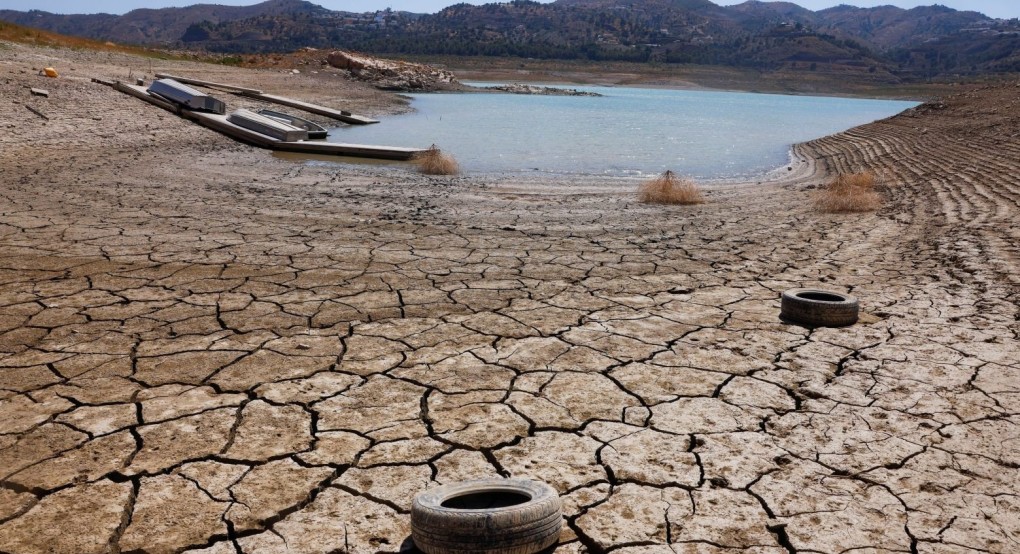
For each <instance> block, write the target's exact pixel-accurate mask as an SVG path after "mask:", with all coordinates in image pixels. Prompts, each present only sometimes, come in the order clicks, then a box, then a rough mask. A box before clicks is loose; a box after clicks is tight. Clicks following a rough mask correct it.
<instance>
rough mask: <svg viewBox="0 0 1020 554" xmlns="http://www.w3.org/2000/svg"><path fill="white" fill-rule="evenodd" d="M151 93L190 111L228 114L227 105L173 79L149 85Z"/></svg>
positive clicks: (156, 81) (157, 81) (161, 80)
mask: <svg viewBox="0 0 1020 554" xmlns="http://www.w3.org/2000/svg"><path fill="white" fill-rule="evenodd" d="M148 90H149V93H150V94H155V95H158V96H160V97H162V98H165V99H167V100H169V101H171V102H173V103H174V104H178V105H180V106H183V107H185V108H188V109H189V110H198V111H202V112H212V113H218V114H224V113H227V105H226V104H224V103H223V101H222V100H218V99H216V98H213V97H212V96H209V95H208V94H206V93H204V92H201V91H199V90H195V89H193V88H191V87H189V86H188V85H185V84H183V83H179V82H177V81H175V80H173V79H157V80H155V81H153V82H152V84H150V85H149V89H148Z"/></svg>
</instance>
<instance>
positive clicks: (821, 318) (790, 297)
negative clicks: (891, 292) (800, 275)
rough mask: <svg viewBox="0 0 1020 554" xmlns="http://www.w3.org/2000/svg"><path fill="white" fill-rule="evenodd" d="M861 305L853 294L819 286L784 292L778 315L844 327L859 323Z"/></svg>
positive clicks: (818, 325)
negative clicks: (820, 288)
mask: <svg viewBox="0 0 1020 554" xmlns="http://www.w3.org/2000/svg"><path fill="white" fill-rule="evenodd" d="M859 313H860V305H859V304H858V302H857V299H856V298H854V297H853V296H850V295H847V294H843V293H839V292H833V291H828V290H819V289H792V290H788V291H786V292H784V293H783V298H782V309H781V311H780V314H779V317H781V318H783V319H785V320H787V321H792V322H794V323H800V324H803V325H808V326H810V327H845V326H847V325H853V324H854V323H857V316H858V314H859Z"/></svg>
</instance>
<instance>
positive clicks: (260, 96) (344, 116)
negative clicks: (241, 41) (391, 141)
mask: <svg viewBox="0 0 1020 554" xmlns="http://www.w3.org/2000/svg"><path fill="white" fill-rule="evenodd" d="M156 77H157V78H159V79H173V80H175V81H180V82H182V83H187V84H189V85H199V86H204V87H212V88H219V89H223V90H225V91H227V92H230V93H233V94H239V95H241V96H246V97H248V98H254V99H256V100H262V101H264V102H271V103H273V104H279V105H281V106H289V107H291V108H297V109H299V110H304V111H306V112H309V113H314V114H318V115H321V116H325V117H328V118H331V119H336V120H337V121H343V122H344V123H349V124H351V125H370V124H372V123H379V120H377V119H372V118H370V117H365V116H363V115H356V114H353V113H351V112H349V111H346V110H335V109H333V108H327V107H326V106H319V105H318V104H312V103H310V102H303V101H301V100H294V99H293V98H287V97H285V96H277V95H275V94H266V93H264V92H262V91H261V90H258V89H253V88H244V87H237V86H234V85H227V84H224V83H216V82H213V81H202V80H200V79H191V78H189V77H179V76H175V75H169V74H166V73H157V74H156Z"/></svg>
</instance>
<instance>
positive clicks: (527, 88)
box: [483, 83, 602, 96]
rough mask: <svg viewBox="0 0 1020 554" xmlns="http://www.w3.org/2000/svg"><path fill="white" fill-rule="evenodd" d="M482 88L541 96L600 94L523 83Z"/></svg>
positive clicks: (597, 94)
mask: <svg viewBox="0 0 1020 554" xmlns="http://www.w3.org/2000/svg"><path fill="white" fill-rule="evenodd" d="M483 88H484V90H488V91H492V92H509V93H510V94H538V95H542V96H602V95H601V94H599V93H597V92H585V91H581V90H577V89H576V88H555V87H539V86H535V85H526V84H523V83H510V84H509V85H499V86H493V87H483Z"/></svg>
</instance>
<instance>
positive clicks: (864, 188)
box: [814, 172, 882, 213]
mask: <svg viewBox="0 0 1020 554" xmlns="http://www.w3.org/2000/svg"><path fill="white" fill-rule="evenodd" d="M814 203H815V209H816V210H818V211H820V212H825V213H856V212H872V211H875V210H877V209H878V207H879V206H880V205H881V204H882V196H881V195H880V194H879V193H878V191H877V190H875V175H874V174H873V173H870V172H863V173H848V174H844V175H837V176H836V178H835V179H833V180H832V181H831V182H830V183H829V184H828V185H825V187H824V188H823V189H822V190H820V191H818V192H817V193H815V197H814Z"/></svg>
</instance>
